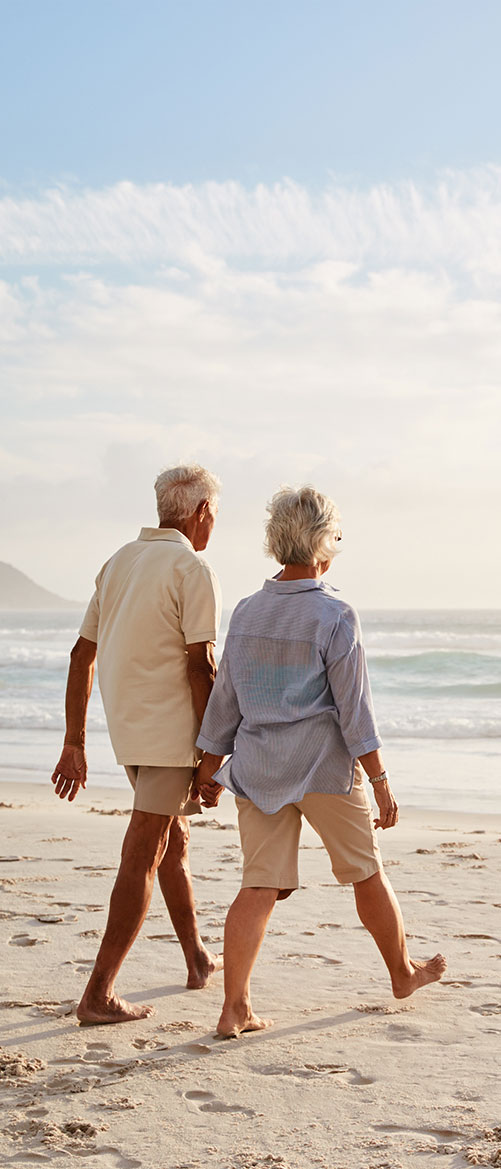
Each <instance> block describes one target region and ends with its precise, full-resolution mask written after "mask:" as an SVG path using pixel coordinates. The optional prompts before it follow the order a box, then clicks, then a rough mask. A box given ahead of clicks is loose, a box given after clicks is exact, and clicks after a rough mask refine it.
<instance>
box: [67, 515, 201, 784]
mask: <svg viewBox="0 0 501 1169" xmlns="http://www.w3.org/2000/svg"><path fill="white" fill-rule="evenodd" d="M220 617H221V592H220V588H219V582H218V579H217V577H216V575H215V573H214V572H213V571H212V569H211V567H210V565H209V564H208V563H207V561H206V560H204V559H203V557H202V556H200V554H199V553H198V552H195V551H194V549H193V547H192V545H191V543H190V541H189V540H188V539H187V538H186V536H183V534H182V532H178V531H177V530H176V529H175V528H142V529H141V531H140V533H139V538H138V539H137V540H133V541H132V543H130V544H125V545H124V547H123V548H119V550H118V552H115V555H114V556H112V557H111V560H108V561H107V563H106V564H105V565H104V566H103V568H102V569H101V571H100V573H99V574H98V576H97V577H96V591H95V593H94V596H93V597H92V600H91V602H90V604H89V607H88V609H87V612H86V614H85V617H84V619H83V623H82V626H81V629H80V634H81V636H82V637H86V638H88V640H89V641H95V642H97V664H98V672H99V688H100V690H101V694H102V697H103V704H104V709H105V712H106V719H107V722H108V730H109V732H110V738H111V742H112V744H113V749H114V752H115V755H116V758H117V763H124V764H126V763H127V764H143V765H145V766H150V767H191V766H193V764H194V763H195V762H196V760H197V758H199V757H200V753H199V752H198V751H197V749H196V747H195V740H196V737H197V734H198V729H199V728H198V722H197V718H196V714H195V710H194V707H193V702H192V697H191V689H190V685H189V682H188V676H187V669H186V667H187V657H186V646H187V645H192V644H193V643H194V642H196V641H215V640H216V637H217V631H218V627H219V621H220Z"/></svg>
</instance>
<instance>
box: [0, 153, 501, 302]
mask: <svg viewBox="0 0 501 1169" xmlns="http://www.w3.org/2000/svg"><path fill="white" fill-rule="evenodd" d="M0 240H1V241H2V242H1V245H0V254H1V255H2V256H3V258H4V259H5V260H10V261H15V260H30V259H34V260H36V261H37V262H43V263H49V264H60V263H63V264H64V263H70V264H74V263H75V262H76V263H78V262H79V261H82V260H83V261H86V262H88V261H91V262H95V263H98V264H99V263H106V262H113V263H117V262H118V263H120V264H122V263H123V264H128V263H129V264H130V263H137V262H149V263H151V264H153V265H155V266H157V265H159V264H161V263H166V262H168V263H169V264H171V265H174V266H177V265H179V264H181V270H182V268H183V267H184V266H186V265H188V266H189V267H192V268H194V269H197V268H200V267H201V268H204V267H205V268H206V267H207V256H211V257H221V258H224V259H226V260H230V261H232V262H235V263H236V264H238V263H242V262H243V261H245V262H247V263H248V262H251V263H252V264H255V263H263V262H264V263H270V262H271V263H272V264H273V265H276V264H285V265H286V266H289V265H290V264H294V265H298V264H299V265H301V264H304V263H310V262H312V261H313V260H314V259H315V258H319V257H322V258H325V257H329V258H331V259H337V260H339V261H345V262H348V263H350V264H352V263H354V264H357V265H366V266H371V265H380V264H387V263H390V264H392V263H394V262H395V258H397V260H398V262H399V263H402V264H405V265H414V264H418V265H423V264H424V265H426V264H433V265H436V264H441V263H443V264H445V265H448V266H450V265H455V266H457V267H458V268H461V269H463V270H464V271H465V272H469V273H470V274H471V275H472V276H474V277H477V278H478V277H481V276H482V274H483V275H484V276H487V275H488V274H490V275H493V276H494V277H495V278H496V279H498V278H499V273H500V268H501V168H500V167H496V166H486V167H484V168H481V169H478V170H474V171H468V172H464V173H461V172H459V173H458V172H447V173H446V174H444V176H443V177H442V178H440V179H439V180H437V182H436V183H435V184H430V185H429V186H428V187H427V188H423V189H419V188H418V187H417V186H416V184H415V183H412V182H402V183H398V184H394V185H392V186H390V185H388V184H379V185H378V186H375V187H372V188H370V189H369V190H367V191H363V190H356V189H355V190H354V189H351V188H346V187H342V186H340V185H336V184H335V183H333V184H332V186H331V187H330V188H327V189H326V190H323V191H320V192H318V193H317V194H313V193H311V192H309V191H308V190H306V189H305V188H304V187H301V186H299V185H298V184H297V183H294V182H292V181H291V180H283V181H282V182H280V183H276V184H274V185H273V186H271V187H266V186H264V185H262V184H260V185H258V186H257V187H255V188H254V189H252V190H247V189H246V188H244V187H243V186H242V185H241V184H239V183H236V182H225V183H204V184H202V185H201V186H199V187H194V186H192V185H191V184H188V185H186V186H184V187H174V186H172V185H170V184H165V183H151V184H147V185H145V186H137V185H135V184H134V183H130V182H121V183H117V184H115V185H114V186H112V187H109V188H106V189H105V190H99V191H95V190H83V191H82V190H79V189H76V190H75V189H73V188H69V187H64V186H61V187H58V188H55V189H52V190H48V191H46V192H44V193H43V194H42V195H40V196H37V197H33V198H21V197H16V196H14V195H9V196H5V197H4V198H2V199H0ZM212 266H214V261H212ZM212 274H213V273H212Z"/></svg>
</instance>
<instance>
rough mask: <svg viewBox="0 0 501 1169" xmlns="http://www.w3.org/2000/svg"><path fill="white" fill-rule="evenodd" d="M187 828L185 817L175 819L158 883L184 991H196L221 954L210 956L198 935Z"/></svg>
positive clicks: (218, 966) (218, 964) (220, 963)
mask: <svg viewBox="0 0 501 1169" xmlns="http://www.w3.org/2000/svg"><path fill="white" fill-rule="evenodd" d="M189 840H190V826H189V821H188V818H187V817H186V816H175V817H174V819H173V821H172V824H171V828H170V832H169V843H168V845H167V852H166V853H165V856H164V858H163V860H162V862H161V864H160V865H159V866H158V880H159V884H160V888H161V890H162V893H163V897H164V901H165V904H166V906H167V909H168V910H169V914H170V918H171V921H172V924H173V926H174V929H175V931H176V934H177V936H178V938H179V942H180V944H181V947H182V950H183V954H184V956H185V959H186V965H187V967H188V981H187V983H186V985H187V987H188V990H200V989H201V987H203V986H205V985H206V983H207V982H208V980H209V978H210V975H211V974H214V971H215V970H222V967H223V958H222V955H221V954H210V953H209V951H208V950H206V949H205V946H204V944H203V942H202V940H201V937H200V934H199V932H198V925H197V917H196V912H195V898H194V896H193V886H192V883H191V872H190V860H189V854H188V845H189Z"/></svg>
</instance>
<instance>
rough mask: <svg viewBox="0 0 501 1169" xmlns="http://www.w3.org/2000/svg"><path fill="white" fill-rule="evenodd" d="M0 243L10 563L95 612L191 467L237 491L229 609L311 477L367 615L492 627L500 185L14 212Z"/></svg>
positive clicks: (485, 176)
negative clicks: (409, 608)
mask: <svg viewBox="0 0 501 1169" xmlns="http://www.w3.org/2000/svg"><path fill="white" fill-rule="evenodd" d="M0 222H1V223H2V224H3V227H2V230H1V231H0V237H1V239H2V241H3V244H2V246H3V248H4V255H5V257H7V258H8V257H10V258H11V259H13V258H15V257H16V256H17V258H18V259H19V260H21V261H22V264H21V269H22V274H21V276H20V277H19V278H18V279H15V278H12V280H10V281H4V283H3V284H2V285H1V286H0V309H1V310H2V316H3V328H2V331H1V332H0V342H1V345H2V364H3V376H2V382H3V385H4V387H5V388H6V398H7V409H6V411H5V421H4V425H3V445H4V450H5V456H4V459H3V460H1V459H0V466H1V465H3V472H2V475H3V479H4V482H5V483H6V484H7V485H9V486H10V487H11V489H12V490H11V494H12V505H11V508H10V512H9V515H8V517H7V518H6V520H5V524H4V547H5V549H6V551H5V552H4V554H3V558H6V557H7V556H8V557H9V558H10V559H11V560H13V561H14V562H15V563H17V564H18V565H19V567H21V568H24V570H25V571H29V572H31V573H32V574H33V575H35V576H38V578H39V579H40V580H41V582H42V583H44V584H46V585H48V586H49V587H52V588H54V589H57V591H59V592H66V593H68V594H70V595H71V594H73V595H76V596H79V595H80V596H82V595H85V594H86V593H87V592H88V588H89V587H90V581H91V579H92V577H93V575H94V573H95V571H96V569H97V567H99V564H100V563H101V561H102V560H103V559H104V558H105V557H106V556H107V555H109V552H110V550H111V549H112V548H113V547H114V546H116V545H117V544H118V543H120V542H121V541H123V540H125V539H128V538H130V536H131V535H134V533H135V529H136V527H138V526H139V524H140V523H141V522H153V521H154V509H153V496H152V492H151V481H152V479H153V477H154V475H155V473H156V471H157V470H158V469H159V467H160V466H162V465H164V464H165V463H167V462H171V461H174V460H177V459H178V458H183V459H190V458H196V459H199V460H200V461H203V462H206V463H207V464H208V465H209V466H213V467H214V469H216V470H220V471H221V473H222V476H223V479H224V481H225V488H226V490H225V494H224V496H223V506H222V509H221V516H220V521H219V525H218V527H219V533H218V534H217V535H216V537H215V541H214V545H213V555H214V557H215V559H216V560H217V562H218V564H219V567H220V569H221V571H222V574H223V576H224V577H225V583H226V594H227V598H228V600H230V601H233V600H235V599H236V597H237V596H238V594H239V593H240V592H242V591H245V590H246V589H248V588H249V587H252V586H251V585H250V584H249V574H250V577H251V579H252V581H253V583H258V581H259V577H260V575H261V573H262V571H263V567H264V565H263V561H262V558H261V554H260V548H261V539H262V536H261V523H262V514H263V510H264V503H265V500H266V498H267V496H268V495H269V494H270V492H271V491H272V490H273V488H274V487H275V486H276V485H277V483H278V482H280V481H281V480H289V481H301V480H305V479H310V480H311V479H313V480H315V481H316V482H318V483H319V486H321V487H322V488H323V489H324V490H328V491H330V492H331V493H333V494H334V495H335V496H336V497H337V498H338V500H339V503H340V505H341V507H342V510H343V513H344V519H345V528H346V530H347V531H348V543H347V550H346V552H345V555H344V557H342V558H341V560H340V561H339V562H338V564H337V566H336V573H337V574H338V576H339V578H340V579H341V580H342V581H343V584H344V585H345V587H346V588H347V589H348V591H349V592H350V593H351V595H353V596H354V597H355V599H356V600H357V601H358V602H359V603H362V604H366V605H377V604H389V605H390V604H400V605H406V604H409V605H411V604H417V603H422V604H431V605H433V604H436V605H438V604H458V605H459V604H468V603H470V604H475V603H480V604H488V603H491V604H496V603H498V602H497V592H496V588H495V576H494V562H493V545H492V541H491V539H490V532H491V530H492V519H491V518H490V517H489V514H488V509H489V506H491V505H492V501H493V499H494V498H495V495H496V492H498V490H499V476H498V448H499V438H498V437H497V436H498V428H499V418H500V408H499V369H500V368H501V329H500V325H501V305H500V303H499V301H498V300H497V299H496V287H497V285H498V284H499V277H500V275H501V252H500V244H499V241H498V239H497V236H496V232H498V231H499V227H501V170H500V171H497V170H494V169H493V168H490V169H487V170H485V171H483V172H477V173H475V174H471V175H466V176H461V175H451V176H449V177H448V178H447V179H446V180H444V181H443V182H441V183H438V184H437V185H436V187H435V188H434V189H430V190H428V191H425V192H423V191H418V190H417V189H415V188H413V187H411V186H410V185H407V186H399V187H395V188H389V187H381V188H378V189H374V190H372V191H370V192H368V193H366V194H362V193H360V192H353V191H349V190H340V189H334V188H333V189H331V190H328V191H325V192H323V193H321V194H319V195H317V196H312V195H311V194H309V193H308V192H307V191H305V190H303V189H302V188H299V187H298V186H297V185H295V184H292V183H284V184H281V185H278V186H276V187H274V188H270V189H266V188H262V187H260V188H256V190H255V191H253V192H246V191H245V190H244V189H243V188H242V187H240V186H239V185H238V184H234V183H227V184H219V185H218V184H206V185H205V186H204V187H202V188H200V189H195V188H192V187H186V188H182V189H175V188H173V187H167V186H160V185H156V186H150V187H146V188H138V187H134V186H133V185H132V184H128V183H124V184H120V185H118V186H117V187H114V188H111V189H109V190H108V191H104V192H95V191H87V192H75V191H68V190H60V191H58V192H54V193H52V194H48V195H45V196H42V197H40V198H39V199H33V200H17V201H16V200H14V199H13V198H10V199H4V200H2V201H0ZM84 261H85V266H84ZM111 261H113V267H112V268H111V267H110V264H111ZM47 265H52V267H51V268H50V272H49V269H48V268H47ZM117 265H118V266H119V268H120V273H119V275H117V271H118V269H117ZM54 267H56V268H57V272H55V271H53V269H54ZM48 272H49V274H48ZM465 532H468V548H467V554H466V552H465V546H464V544H463V543H462V533H465ZM350 533H351V536H350ZM423 541H424V543H423ZM61 560H63V561H64V572H65V576H64V587H63V583H62V582H61V579H60V565H61ZM430 564H431V565H432V566H433V570H432V572H431V574H430ZM249 565H251V566H252V567H250V568H249Z"/></svg>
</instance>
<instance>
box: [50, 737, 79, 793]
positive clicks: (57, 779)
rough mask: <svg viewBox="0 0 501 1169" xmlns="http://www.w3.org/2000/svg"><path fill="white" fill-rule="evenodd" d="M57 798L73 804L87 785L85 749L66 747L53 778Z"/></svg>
mask: <svg viewBox="0 0 501 1169" xmlns="http://www.w3.org/2000/svg"><path fill="white" fill-rule="evenodd" d="M51 779H52V783H53V784H54V785H55V793H56V796H59V798H60V799H61V800H64V799H65V798H66V796H68V801H69V803H70V804H71V803H72V801H73V800H74V799H75V796H77V795H78V791H79V789H80V788H81V787H85V785H86V783H87V757H86V754H85V750H84V748H83V747H77V746H64V747H63V750H62V752H61V757H60V760H59V763H58V764H57V766H56V769H55V771H54V774H53V775H52V776H51Z"/></svg>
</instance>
